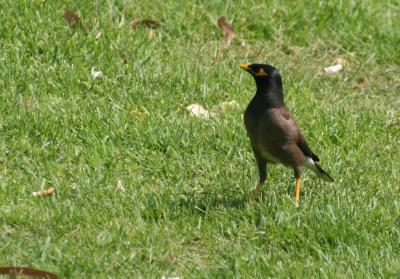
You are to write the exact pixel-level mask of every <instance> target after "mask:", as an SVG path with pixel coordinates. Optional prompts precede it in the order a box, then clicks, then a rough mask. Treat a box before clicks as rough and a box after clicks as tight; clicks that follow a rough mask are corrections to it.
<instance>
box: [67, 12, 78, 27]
mask: <svg viewBox="0 0 400 279" xmlns="http://www.w3.org/2000/svg"><path fill="white" fill-rule="evenodd" d="M64 19H65V20H66V21H67V22H68V24H69V25H70V26H75V25H77V24H80V23H81V18H80V17H79V16H78V15H77V14H76V13H75V12H73V11H68V10H67V11H65V12H64Z"/></svg>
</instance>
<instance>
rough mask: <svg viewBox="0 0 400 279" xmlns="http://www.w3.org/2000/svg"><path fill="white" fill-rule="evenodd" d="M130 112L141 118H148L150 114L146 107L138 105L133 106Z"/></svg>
mask: <svg viewBox="0 0 400 279" xmlns="http://www.w3.org/2000/svg"><path fill="white" fill-rule="evenodd" d="M130 112H131V114H132V115H134V116H136V117H138V118H141V119H144V118H147V117H148V116H149V115H150V113H149V111H148V110H147V109H145V108H144V107H141V106H140V107H139V106H136V105H134V106H132V108H131V110H130Z"/></svg>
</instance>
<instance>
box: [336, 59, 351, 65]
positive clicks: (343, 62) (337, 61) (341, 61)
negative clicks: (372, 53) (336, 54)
mask: <svg viewBox="0 0 400 279" xmlns="http://www.w3.org/2000/svg"><path fill="white" fill-rule="evenodd" d="M336 64H340V65H342V66H343V67H346V66H347V65H348V64H349V62H348V61H347V60H346V59H344V58H338V59H336Z"/></svg>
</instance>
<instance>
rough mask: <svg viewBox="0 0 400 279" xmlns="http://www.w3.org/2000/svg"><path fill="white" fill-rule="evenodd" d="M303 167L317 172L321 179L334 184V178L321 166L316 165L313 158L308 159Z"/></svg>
mask: <svg viewBox="0 0 400 279" xmlns="http://www.w3.org/2000/svg"><path fill="white" fill-rule="evenodd" d="M303 166H305V167H306V168H308V169H310V170H312V171H313V172H315V173H316V174H317V175H318V177H319V178H321V179H322V180H324V181H327V182H333V181H334V180H333V178H332V177H331V176H330V175H329V174H328V173H327V172H326V171H325V170H324V169H323V168H321V166H320V165H319V164H318V163H316V162H315V161H314V160H313V159H312V158H311V157H306V158H305V160H304V162H303Z"/></svg>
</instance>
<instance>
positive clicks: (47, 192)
mask: <svg viewBox="0 0 400 279" xmlns="http://www.w3.org/2000/svg"><path fill="white" fill-rule="evenodd" d="M55 191H56V190H55V189H54V188H53V187H51V188H49V189H43V190H40V191H37V192H32V195H33V196H34V197H43V196H49V195H51V194H54V192H55Z"/></svg>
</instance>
